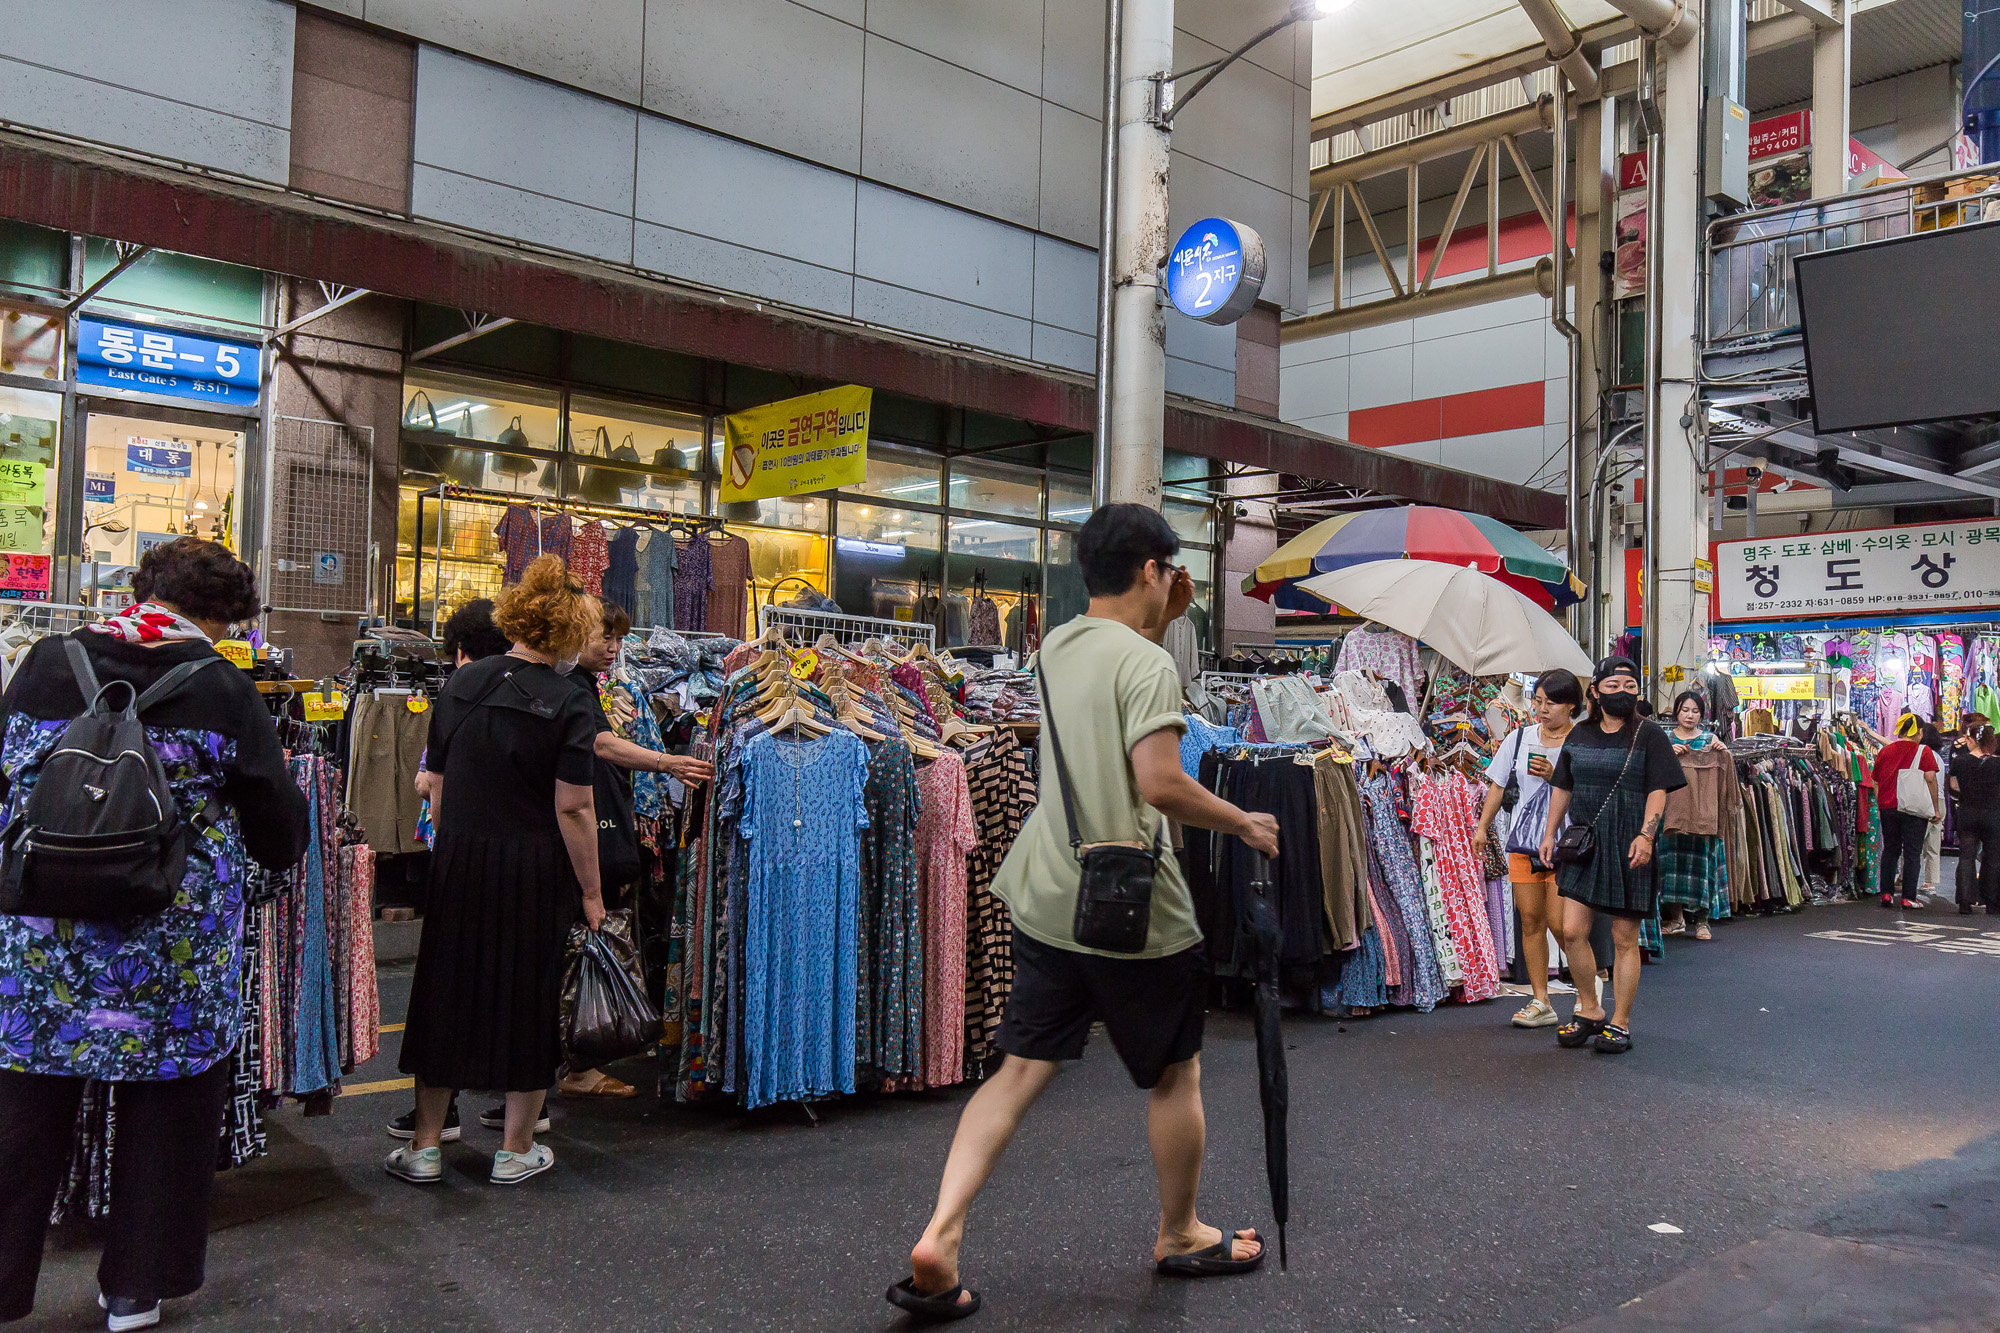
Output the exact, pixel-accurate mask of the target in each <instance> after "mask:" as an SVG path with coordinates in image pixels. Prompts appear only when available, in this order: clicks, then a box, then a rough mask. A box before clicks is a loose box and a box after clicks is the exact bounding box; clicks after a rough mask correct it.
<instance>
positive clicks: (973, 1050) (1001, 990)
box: [965, 727, 1037, 1079]
mask: <svg viewBox="0 0 2000 1333" xmlns="http://www.w3.org/2000/svg"><path fill="white" fill-rule="evenodd" d="M1034 759H1035V752H1034V750H1033V748H1032V747H1030V746H1026V745H1023V744H1022V743H1021V738H1020V737H1019V736H1018V735H1017V734H1016V733H1015V732H1014V730H1013V729H1012V728H1011V727H1002V728H1000V729H998V730H997V731H995V732H994V733H993V737H992V739H990V740H987V741H983V742H981V743H979V744H977V745H975V746H973V747H972V748H971V749H969V750H967V751H966V752H965V770H966V783H967V786H968V788H969V789H970V791H971V793H972V817H973V823H974V824H975V826H976V829H977V835H976V836H977V837H978V842H977V844H976V845H975V846H974V847H973V849H972V855H971V856H970V857H969V858H968V859H967V863H966V905H965V917H966V926H965V930H966V984H965V1076H966V1077H967V1078H969V1079H977V1078H980V1077H982V1076H983V1075H984V1073H985V1068H986V1064H987V1061H988V1060H989V1059H990V1058H991V1057H992V1056H993V1055H994V1054H996V1051H995V1048H994V1045H993V1039H994V1037H995V1036H996V1035H997V1034H998V1033H999V1031H1000V1016H1001V1014H1002V1013H1004V1012H1005V1011H1006V1008H1007V996H1008V995H1009V994H1010V993H1011V992H1012V991H1013V989H1014V955H1013V938H1014V921H1013V915H1012V913H1011V912H1010V911H1009V910H1008V907H1007V904H1006V903H1005V902H1004V901H1002V900H1001V898H1000V895H999V894H997V893H994V892H993V877H994V875H996V874H998V873H999V870H1000V862H1001V859H1002V858H1003V857H1005V856H1006V854H1007V849H1008V848H1010V847H1012V846H1013V845H1014V839H1016V838H1017V837H1019V836H1020V834H1021V826H1022V825H1024V824H1026V823H1027V822H1028V813H1029V811H1031V810H1033V809H1034V808H1035V802H1036V800H1037V790H1036V782H1035V770H1034Z"/></svg>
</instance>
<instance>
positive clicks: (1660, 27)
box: [1605, 0, 1699, 46]
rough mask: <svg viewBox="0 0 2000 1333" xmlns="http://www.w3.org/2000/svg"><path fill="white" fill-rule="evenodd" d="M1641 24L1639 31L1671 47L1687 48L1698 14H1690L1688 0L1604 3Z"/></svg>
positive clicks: (1640, 0)
mask: <svg viewBox="0 0 2000 1333" xmlns="http://www.w3.org/2000/svg"><path fill="white" fill-rule="evenodd" d="M1605 3H1606V4H1608V5H1610V6H1611V7H1612V8H1613V9H1615V10H1617V11H1618V12H1619V13H1621V14H1623V15H1625V17H1627V18H1629V19H1631V20H1632V22H1633V23H1635V24H1636V25H1638V28H1639V31H1640V32H1642V33H1644V34H1645V35H1646V36H1648V37H1651V38H1653V39H1654V40H1655V41H1659V42H1664V43H1666V44H1667V45H1668V46H1686V45H1687V44H1688V41H1689V40H1690V39H1691V38H1692V37H1693V36H1694V31H1695V27H1696V26H1697V24H1698V23H1699V15H1691V14H1689V13H1688V0H1605Z"/></svg>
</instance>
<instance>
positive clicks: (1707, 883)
mask: <svg viewBox="0 0 2000 1333" xmlns="http://www.w3.org/2000/svg"><path fill="white" fill-rule="evenodd" d="M1707 713H1708V709H1707V706H1706V700H1705V698H1704V696H1703V695H1702V693H1701V692H1700V691H1699V690H1683V691H1681V693H1680V694H1679V695H1677V696H1676V697H1675V698H1674V711H1673V714H1672V716H1673V730H1672V732H1670V733H1669V734H1670V735H1671V737H1672V739H1673V742H1674V755H1675V757H1676V758H1678V757H1681V756H1683V755H1687V754H1691V753H1694V752H1696V751H1700V750H1705V749H1707V748H1708V747H1709V746H1711V745H1716V744H1719V743H1720V742H1718V741H1717V740H1716V737H1715V733H1713V732H1711V731H1709V730H1707V729H1706V728H1705V727H1703V726H1702V722H1703V720H1704V719H1705V718H1706V716H1707ZM1660 907H1661V908H1662V910H1663V913H1664V914H1665V915H1666V918H1667V919H1666V923H1665V925H1664V926H1663V927H1662V932H1661V933H1663V934H1667V935H1685V934H1686V933H1687V923H1688V918H1689V917H1693V918H1694V937H1695V938H1696V939H1698V940H1706V939H1711V938H1713V937H1712V936H1711V935H1710V934H1709V930H1708V923H1709V920H1710V919H1711V918H1714V917H1724V916H1728V915H1729V853H1728V851H1727V850H1726V849H1725V848H1724V846H1723V842H1722V838H1721V837H1720V836H1719V835H1717V834H1713V833H1674V832H1666V833H1663V834H1662V835H1661V837H1660Z"/></svg>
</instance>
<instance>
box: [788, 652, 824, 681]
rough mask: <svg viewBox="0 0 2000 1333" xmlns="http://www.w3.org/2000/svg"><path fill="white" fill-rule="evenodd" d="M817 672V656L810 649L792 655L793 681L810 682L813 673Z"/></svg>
mask: <svg viewBox="0 0 2000 1333" xmlns="http://www.w3.org/2000/svg"><path fill="white" fill-rule="evenodd" d="M818 670H819V654H818V653H816V652H814V651H813V650H812V649H810V648H806V649H803V650H801V651H799V652H796V653H794V654H792V678H793V679H794V680H811V679H812V677H813V673H814V672H815V671H818Z"/></svg>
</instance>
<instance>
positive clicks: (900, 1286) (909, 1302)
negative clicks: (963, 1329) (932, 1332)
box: [888, 1277, 979, 1324]
mask: <svg viewBox="0 0 2000 1333" xmlns="http://www.w3.org/2000/svg"><path fill="white" fill-rule="evenodd" d="M961 1295H969V1296H971V1297H972V1299H971V1300H969V1301H961V1300H960V1299H958V1298H959V1297H960V1296H961ZM888 1301H889V1304H891V1305H893V1306H895V1307H896V1308H897V1309H899V1310H908V1311H909V1312H910V1313H911V1314H913V1315H915V1316H917V1318H919V1319H928V1320H930V1321H932V1322H933V1323H940V1324H941V1323H944V1322H945V1321H946V1320H950V1319H964V1318H965V1317H966V1316H967V1315H975V1314H978V1313H979V1293H978V1292H976V1291H974V1292H967V1291H966V1290H965V1288H964V1287H963V1286H957V1287H953V1288H952V1289H951V1290H950V1291H940V1292H938V1293H937V1294H936V1295H934V1296H926V1295H924V1294H923V1293H922V1292H920V1291H918V1290H917V1280H916V1279H915V1278H914V1277H906V1278H904V1279H903V1280H902V1281H901V1282H898V1283H897V1284H896V1285H895V1286H893V1287H891V1288H889V1291H888Z"/></svg>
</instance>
